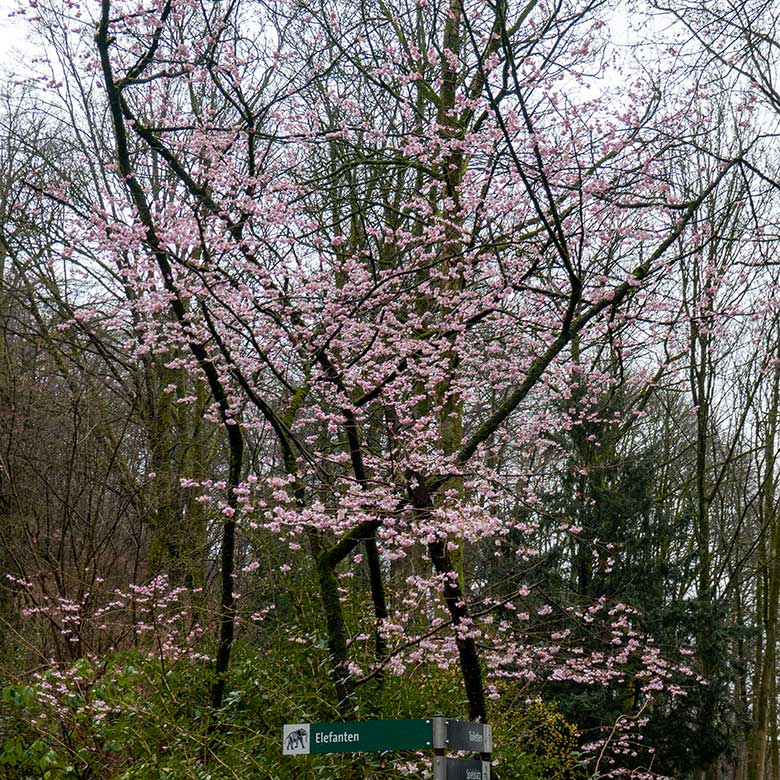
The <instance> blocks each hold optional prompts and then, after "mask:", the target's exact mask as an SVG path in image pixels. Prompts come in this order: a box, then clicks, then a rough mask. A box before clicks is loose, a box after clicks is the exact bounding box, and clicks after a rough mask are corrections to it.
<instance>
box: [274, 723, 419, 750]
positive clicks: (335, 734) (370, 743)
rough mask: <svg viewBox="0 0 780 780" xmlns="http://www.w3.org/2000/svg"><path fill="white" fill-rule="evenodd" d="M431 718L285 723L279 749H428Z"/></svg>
mask: <svg viewBox="0 0 780 780" xmlns="http://www.w3.org/2000/svg"><path fill="white" fill-rule="evenodd" d="M431 747H432V727H431V720H430V719H427V720H422V719H421V720H362V721H354V722H351V723H350V722H346V723H345V722H342V723H287V724H285V726H284V728H283V729H282V753H283V754H284V755H286V756H301V755H309V754H311V753H370V752H376V751H380V750H429V749H430V748H431Z"/></svg>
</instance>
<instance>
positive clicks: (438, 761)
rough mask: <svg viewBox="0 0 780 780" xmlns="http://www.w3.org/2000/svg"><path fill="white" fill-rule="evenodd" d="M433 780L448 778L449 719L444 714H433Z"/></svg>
mask: <svg viewBox="0 0 780 780" xmlns="http://www.w3.org/2000/svg"><path fill="white" fill-rule="evenodd" d="M432 720H433V780H447V758H446V757H445V755H444V750H445V748H446V747H447V721H446V719H445V717H444V715H434V716H433V719H432Z"/></svg>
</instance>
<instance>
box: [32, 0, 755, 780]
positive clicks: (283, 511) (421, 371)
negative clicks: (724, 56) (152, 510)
mask: <svg viewBox="0 0 780 780" xmlns="http://www.w3.org/2000/svg"><path fill="white" fill-rule="evenodd" d="M35 13H36V14H39V16H40V19H41V20H42V22H43V24H44V25H45V26H47V27H46V29H56V30H58V40H59V44H58V47H59V48H58V49H57V51H59V52H60V53H61V55H62V60H61V62H60V63H59V64H57V65H54V66H52V71H51V72H52V73H53V74H54V78H53V79H51V82H52V83H51V85H50V86H51V88H52V89H54V90H55V91H59V92H60V93H61V94H63V95H64V97H65V99H66V104H67V105H68V106H70V110H71V114H70V116H71V118H72V120H73V121H74V122H76V123H78V122H79V121H81V119H80V118H81V117H89V116H93V115H94V112H95V104H98V105H100V106H101V110H102V111H104V116H105V120H104V124H102V125H98V126H96V127H95V128H94V134H95V137H96V138H99V139H100V140H99V142H96V143H95V145H94V147H93V148H92V149H91V150H90V154H95V155H99V161H98V162H97V164H98V165H99V166H101V170H102V172H103V175H102V177H101V178H100V180H99V191H98V192H96V193H95V202H94V205H93V208H91V209H90V210H85V209H75V208H74V209H73V210H72V211H71V212H70V216H69V218H68V236H67V239H66V241H65V243H66V246H65V248H64V250H63V252H64V254H65V255H66V256H68V255H70V254H72V253H74V252H78V251H79V247H80V246H83V245H88V246H89V247H91V249H92V251H93V252H94V254H95V256H97V257H99V258H100V262H101V263H103V264H104V265H105V267H106V268H109V269H110V272H111V274H112V281H111V283H110V284H108V285H107V287H110V296H111V300H113V301H114V305H113V310H112V314H111V316H112V317H113V318H114V320H115V321H116V322H117V323H121V324H122V327H124V328H128V327H129V328H130V329H131V331H132V334H133V335H132V339H131V340H130V342H129V344H128V347H129V348H131V349H132V350H133V351H134V354H135V355H136V356H137V357H138V358H139V359H143V358H146V357H148V356H153V357H154V358H155V359H156V360H158V361H159V362H160V363H161V364H163V365H164V366H165V368H166V369H168V370H171V371H182V372H184V373H192V374H196V375H197V376H199V377H202V378H203V381H204V382H205V384H206V385H207V387H208V391H209V393H210V399H209V401H208V403H207V404H206V408H205V411H204V415H205V417H206V418H207V419H208V420H209V421H210V422H212V423H214V424H216V425H218V426H221V428H222V430H223V432H224V447H225V453H226V457H225V463H226V467H225V469H224V473H222V474H219V475H217V474H214V475H209V476H208V477H206V478H204V476H203V474H191V475H185V477H184V478H183V479H182V481H181V485H180V487H181V489H182V490H186V491H193V493H194V494H195V496H196V502H198V503H202V504H203V505H205V506H207V507H208V509H209V511H210V512H211V516H212V517H216V518H218V519H219V522H220V524H221V542H220V544H221V548H220V577H221V595H220V604H221V612H220V631H219V649H218V652H217V655H216V672H217V677H216V682H215V684H214V687H213V690H212V703H213V705H214V706H215V707H219V706H220V705H221V703H222V701H223V697H224V684H225V683H224V680H225V673H226V671H227V669H228V664H229V659H230V651H231V646H232V643H233V640H234V632H235V625H236V605H235V593H234V580H235V578H236V577H237V574H238V573H237V572H236V570H235V555H236V540H237V535H239V537H240V534H241V533H242V532H243V531H244V530H246V532H249V531H251V530H262V531H265V532H271V533H272V534H274V535H275V536H277V537H279V538H282V539H284V540H286V541H287V542H288V543H289V546H290V548H291V549H292V550H298V549H301V547H305V548H306V549H307V550H308V552H309V553H310V555H311V557H312V561H313V565H314V569H315V570H316V574H317V583H318V587H319V593H318V594H317V595H318V598H319V599H320V602H321V605H322V619H323V624H324V627H325V630H326V633H327V642H328V648H329V654H330V658H331V662H332V670H333V682H334V685H335V691H336V698H337V701H338V706H339V708H340V710H341V713H342V715H343V716H344V717H355V716H356V714H357V699H356V694H355V688H356V685H357V684H359V683H360V682H361V681H364V680H365V679H366V678H373V679H376V678H380V679H381V675H382V673H383V672H387V671H388V670H389V671H391V672H392V671H396V672H401V671H403V670H404V669H407V668H409V666H410V665H413V664H414V663H417V662H419V661H421V660H423V659H424V660H427V661H430V660H433V661H434V662H438V663H442V664H446V665H447V666H456V667H457V668H458V669H459V672H460V674H461V676H462V680H463V685H464V690H465V698H466V701H467V708H468V715H469V717H470V718H471V719H474V720H486V719H487V717H488V706H487V702H488V700H489V699H490V698H492V697H495V696H498V695H499V687H500V686H498V687H497V683H496V680H501V679H507V678H512V679H515V680H521V681H525V682H528V683H530V682H532V681H534V680H535V679H536V678H537V677H538V676H550V677H551V679H553V680H558V681H562V682H563V681H572V682H575V683H578V684H603V685H607V684H611V683H613V682H615V681H619V683H620V684H621V685H627V684H628V683H629V680H630V681H631V683H632V684H635V685H636V691H637V693H636V697H635V699H636V700H635V702H634V704H635V709H636V711H637V712H638V711H639V710H641V708H642V707H643V706H645V703H646V701H647V700H648V699H649V698H651V697H652V696H654V695H655V694H656V693H658V692H660V691H664V690H669V691H670V692H671V693H672V694H681V693H682V689H681V688H680V687H679V685H680V683H679V680H678V679H677V677H678V676H682V677H683V678H685V677H689V676H690V675H689V672H688V670H686V669H684V668H676V669H674V670H673V669H672V668H671V667H669V666H668V665H667V663H668V662H667V661H665V660H664V659H663V658H662V656H661V654H660V653H659V651H657V650H656V649H655V648H654V646H653V645H652V643H647V642H646V641H644V640H642V639H641V638H640V637H639V636H637V635H636V634H635V633H633V628H632V626H631V623H630V621H629V620H628V619H627V617H626V616H627V615H628V614H629V611H630V610H629V609H628V608H627V607H625V606H623V605H620V606H613V605H607V604H605V603H598V604H596V605H595V606H594V607H593V608H592V609H593V610H594V612H593V613H589V612H588V608H586V609H585V611H584V613H582V614H580V613H577V615H576V616H575V615H574V614H573V613H572V614H571V615H569V613H568V612H567V610H568V609H569V607H568V606H565V607H564V606H561V607H555V610H556V611H557V614H558V615H559V617H562V618H563V617H565V619H566V620H571V621H575V620H581V621H584V622H585V624H588V623H589V622H592V621H593V620H594V617H593V614H595V613H602V612H607V613H608V612H609V610H610V609H612V610H614V611H613V613H612V614H611V615H609V614H608V615H607V617H606V618H605V621H604V625H606V626H608V627H609V628H608V629H607V630H608V640H607V645H608V648H609V650H605V651H604V652H586V651H585V650H583V649H582V648H581V647H579V646H577V643H576V642H575V643H573V645H572V646H570V647H568V648H567V647H566V641H565V640H567V638H568V636H569V635H568V634H567V633H566V631H567V630H566V628H562V629H560V630H559V631H556V632H554V633H555V634H556V635H557V638H556V637H555V636H554V637H553V638H552V639H549V637H548V640H549V641H544V642H534V641H531V640H530V639H529V638H528V636H527V635H526V634H525V632H524V631H523V630H522V625H523V623H524V622H525V621H526V620H527V619H528V616H527V614H526V613H527V612H528V611H529V610H530V607H526V606H524V600H527V599H528V598H529V594H528V592H527V591H518V592H517V593H516V594H514V595H513V597H512V598H511V599H503V600H498V601H490V600H485V599H483V598H482V596H481V595H480V593H479V583H478V582H477V581H475V580H476V578H475V577H473V576H472V572H470V570H469V567H468V566H467V558H468V553H469V550H470V549H471V548H472V547H473V546H474V545H476V544H478V543H484V542H485V540H491V539H496V540H501V539H502V538H504V537H506V536H507V535H508V534H510V533H512V534H519V535H520V536H521V537H522V536H524V535H528V538H529V540H530V538H531V537H530V534H529V533H528V532H529V528H528V527H527V526H526V524H525V523H524V522H521V521H520V520H519V519H518V517H517V516H516V512H514V511H513V509H512V507H513V506H516V505H517V502H518V500H520V501H522V502H523V504H524V505H525V506H530V507H536V508H539V504H540V501H541V498H540V496H541V495H542V492H541V491H540V490H538V487H539V486H537V485H535V484H534V482H533V480H532V479H531V478H530V471H531V467H530V459H529V453H530V452H531V451H533V452H535V453H545V452H548V451H549V452H552V437H551V433H554V432H555V431H556V430H559V429H560V428H561V426H566V425H567V424H568V425H571V424H572V423H571V416H569V418H568V422H567V415H566V414H560V413H559V412H556V411H555V404H556V403H559V402H560V401H561V399H564V400H565V399H566V398H567V393H568V394H569V395H570V394H571V387H572V385H573V383H574V382H575V381H576V377H577V375H578V373H581V372H582V370H583V369H582V364H583V361H582V360H581V357H582V355H587V354H588V353H589V351H591V350H593V349H595V348H596V346H595V345H598V344H599V343H603V342H604V340H605V339H609V338H610V334H612V333H613V332H614V328H615V323H616V321H619V322H621V323H624V324H626V323H628V324H629V325H630V323H632V322H633V321H635V320H636V319H637V318H639V317H642V318H643V321H644V322H647V321H649V319H652V315H653V314H654V313H657V312H658V311H659V310H660V308H659V307H661V305H662V303H661V302H662V301H663V296H664V295H665V293H666V291H667V287H666V285H668V283H669V282H668V280H669V279H670V278H671V277H672V276H673V274H674V273H675V268H676V265H677V263H678V262H679V259H680V257H681V255H685V254H687V253H690V252H691V251H693V250H692V247H695V246H697V245H698V244H700V243H701V242H704V241H706V231H705V230H704V229H703V225H702V222H701V215H700V211H701V208H702V205H703V204H704V203H706V202H707V199H708V198H710V197H711V196H712V194H713V193H714V192H716V191H717V189H718V188H719V187H720V186H721V184H722V183H723V182H725V181H727V180H729V178H730V177H731V176H732V174H733V172H734V171H735V170H737V169H738V167H739V164H740V157H739V156H738V154H734V155H723V156H722V157H721V158H720V159H717V160H716V161H715V163H713V165H712V166H711V169H710V170H709V171H708V175H707V178H706V180H704V181H702V182H701V186H700V187H699V188H698V189H697V191H695V192H694V193H693V194H691V193H690V192H689V191H688V190H687V189H686V188H683V187H677V186H675V183H674V180H673V179H670V178H669V176H668V175H667V170H668V167H669V164H670V163H669V160H673V159H674V155H675V154H677V153H679V147H680V145H681V144H683V143H684V141H685V136H686V134H688V133H690V134H693V132H694V131H693V130H692V129H689V128H688V125H687V123H686V116H688V114H689V112H690V108H691V101H692V100H695V97H694V98H692V97H691V96H689V95H682V96H681V97H680V99H679V101H675V100H674V99H671V100H667V101H666V102H664V103H663V104H661V102H660V100H659V95H658V92H657V89H656V87H655V85H654V84H653V83H651V82H650V81H649V80H644V79H643V78H641V77H640V76H639V75H637V74H636V73H634V72H632V71H631V70H630V69H628V68H626V69H625V70H621V68H623V67H624V65H623V63H621V61H620V60H619V58H618V56H617V55H616V54H615V52H614V51H613V50H612V48H611V47H610V43H609V36H608V32H609V27H608V25H607V24H606V20H607V19H608V17H609V8H608V4H607V3H603V2H600V1H599V0H589V2H586V3H584V4H582V3H574V2H568V1H564V2H560V3H555V4H551V3H546V2H536V1H532V2H530V3H515V2H510V1H509V0H498V2H496V3H484V2H482V1H481V0H474V2H471V0H448V2H446V3H433V2H427V1H426V0H417V1H416V2H411V1H410V2H406V3H385V2H383V0H367V1H365V2H352V0H341V1H340V2H335V3H334V2H328V3H325V2H316V1H312V2H306V0H295V1H293V0H264V1H263V2H256V3H252V4H249V3H242V2H235V3H232V4H227V5H223V4H213V5H208V4H205V3H200V2H194V1H193V0H154V1H153V2H149V3H143V2H141V3H138V2H135V0H133V2H127V1H126V0H101V4H100V8H99V9H98V10H95V9H94V8H92V7H89V8H88V7H82V6H81V4H79V3H76V2H73V3H70V2H69V3H66V4H64V5H62V6H61V5H58V4H56V3H48V2H43V3H40V2H36V4H35ZM600 72H602V73H604V72H613V73H615V74H617V75H618V76H619V77H620V78H621V79H622V81H619V82H618V81H617V79H616V80H615V82H614V83H613V84H606V83H604V82H602V81H601V80H600V79H598V78H596V77H595V76H594V75H592V74H594V73H600ZM60 79H62V82H61V81H60ZM76 85H78V90H76ZM80 101H83V102H80ZM671 125H674V126H676V127H679V133H678V135H677V138H676V139H675V140H672V141H670V140H669V136H668V134H667V133H666V128H668V127H669V126H671ZM74 186H75V183H74V182H71V181H68V180H67V179H66V180H64V181H63V182H62V183H61V185H59V186H58V187H57V188H56V189H53V188H50V189H49V191H48V192H47V193H44V195H43V196H44V197H49V198H56V199H57V200H58V201H59V202H62V203H65V204H68V203H69V202H70V200H71V198H72V192H71V190H72V188H73V187H74ZM95 296H96V298H95V300H94V302H93V304H94V305H93V306H92V308H91V309H87V310H86V311H85V312H84V313H83V314H82V317H83V318H86V319H89V315H90V312H93V313H98V312H100V313H101V316H102V313H103V312H104V311H105V308H104V307H105V306H106V305H108V304H107V301H108V300H109V298H108V297H107V298H106V300H105V301H102V300H99V299H98V297H97V296H98V293H97V292H96V293H95ZM116 300H121V301H122V302H123V305H121V306H116V305H115V302H116ZM647 361H648V362H647V364H646V365H644V366H643V367H642V370H641V371H638V372H637V379H636V383H637V384H638V385H639V386H641V385H642V383H643V382H648V381H650V380H651V379H652V378H653V377H655V376H656V375H657V373H658V372H662V371H663V370H664V356H662V355H653V354H650V355H649V357H648V358H647ZM591 378H592V379H593V380H594V384H595V385H596V387H594V391H593V392H594V398H595V397H596V396H597V394H598V391H599V390H602V391H604V390H606V389H608V387H609V383H610V382H611V381H613V378H611V377H610V376H609V375H608V374H607V373H604V374H602V375H595V374H594V376H593V377H591ZM165 391H166V392H167V393H169V394H170V395H171V397H172V398H175V402H176V404H178V405H182V406H187V405H188V404H191V405H195V404H197V403H198V402H199V399H198V397H197V396H196V395H187V394H184V393H182V392H181V385H180V384H176V383H171V384H170V385H169V386H167V387H166V388H165ZM596 406H597V404H596V403H595V401H594V404H593V407H594V409H595V408H596ZM577 413H578V414H582V415H587V414H588V410H587V403H583V404H581V407H580V411H578V412H577ZM593 414H596V412H595V411H594V412H593ZM561 533H562V534H573V535H576V534H577V533H578V529H577V527H576V525H575V524H574V523H572V524H571V525H570V526H569V525H566V524H564V527H562V529H561ZM364 565H365V568H366V571H367V573H368V579H367V582H368V591H369V596H370V601H371V606H372V624H373V636H371V637H370V642H371V648H372V649H371V653H370V662H369V663H368V665H366V664H365V663H364V659H359V658H357V657H356V650H355V648H356V647H357V646H358V645H356V644H355V643H354V642H353V641H351V639H350V627H349V625H348V619H347V617H345V613H344V610H343V606H342V598H341V592H340V579H341V578H343V576H344V574H345V573H348V572H349V571H350V570H351V569H354V568H360V567H362V566H364ZM398 572H402V582H400V583H398V582H397V581H396V579H395V578H396V574H397V573H398ZM390 578H394V587H393V588H392V589H390V588H388V587H387V583H388V580H389V579H390ZM553 611H554V608H553V606H549V605H539V607H538V608H537V617H539V618H542V619H543V618H546V617H547V616H548V615H549V614H550V613H551V612H553ZM509 612H511V615H510V614H508V613H509ZM524 615H525V618H524ZM420 620H422V622H423V623H424V627H423V628H422V630H420V627H419V623H418V621H420ZM416 623H417V625H416ZM364 641H369V638H368V635H365V639H364ZM358 644H360V643H358ZM485 647H487V648H489V649H487V650H486V649H485ZM629 667H631V668H632V669H633V671H632V672H630V673H629V671H627V670H628V668H629ZM486 674H487V675H488V676H489V678H490V679H489V680H486V679H485V675H486ZM623 723H624V721H621V724H623ZM615 729H616V730H615V732H614V733H613V735H612V737H613V739H611V740H608V742H607V743H598V746H596V747H594V750H595V754H596V755H597V756H599V757H600V758H601V759H603V758H604V753H603V749H602V748H603V747H604V745H605V744H613V745H614V744H619V745H620V750H621V751H623V750H625V751H627V753H630V752H631V751H630V750H629V748H628V747H627V744H628V742H627V741H625V740H624V741H622V742H621V741H620V740H618V739H616V738H615V735H616V734H617V733H618V732H619V731H620V729H619V728H618V727H617V726H616V727H615ZM621 733H622V732H621ZM626 740H628V737H626ZM602 768H603V766H602ZM610 771H611V770H610Z"/></svg>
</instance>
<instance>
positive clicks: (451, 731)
mask: <svg viewBox="0 0 780 780" xmlns="http://www.w3.org/2000/svg"><path fill="white" fill-rule="evenodd" d="M446 728H447V732H446V740H447V741H446V745H447V747H448V748H453V749H454V750H469V751H471V752H472V753H492V752H493V729H492V728H491V727H490V726H489V725H488V724H487V723H471V722H470V721H467V720H450V719H449V718H448V719H447V721H446Z"/></svg>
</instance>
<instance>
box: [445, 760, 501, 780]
mask: <svg viewBox="0 0 780 780" xmlns="http://www.w3.org/2000/svg"><path fill="white" fill-rule="evenodd" d="M433 777H434V780H439V778H441V780H490V762H489V761H470V760H468V759H465V758H447V757H445V756H435V757H434V759H433Z"/></svg>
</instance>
